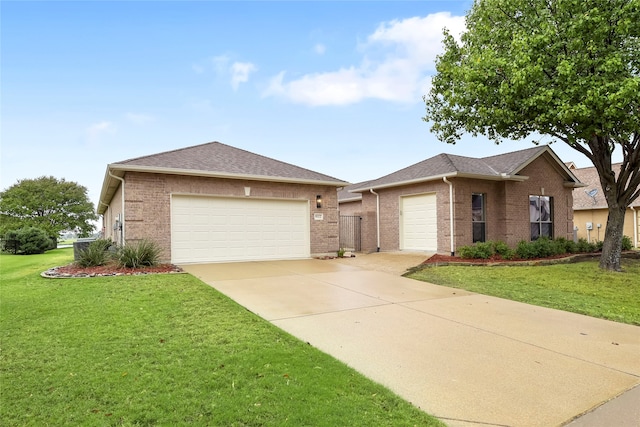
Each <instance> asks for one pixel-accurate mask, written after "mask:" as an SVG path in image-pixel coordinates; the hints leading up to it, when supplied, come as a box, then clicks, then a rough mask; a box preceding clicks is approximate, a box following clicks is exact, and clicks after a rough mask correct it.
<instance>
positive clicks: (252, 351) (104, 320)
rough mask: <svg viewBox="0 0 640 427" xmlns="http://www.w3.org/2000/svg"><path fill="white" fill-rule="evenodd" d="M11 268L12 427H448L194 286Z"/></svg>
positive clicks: (7, 348) (176, 278) (4, 333)
mask: <svg viewBox="0 0 640 427" xmlns="http://www.w3.org/2000/svg"><path fill="white" fill-rule="evenodd" d="M72 254H73V249H72V248H68V249H56V250H53V251H50V252H48V253H46V254H44V255H31V256H15V255H0V342H1V350H0V375H1V378H0V399H1V400H0V420H2V422H1V424H2V425H8V426H9V425H12V426H13V425H16V426H17V425H20V426H23V425H33V426H41V425H56V426H62V425H83V426H107V425H124V426H133V425H136V426H141V425H145V426H149V425H163V426H176V425H220V426H282V425H291V426H332V427H333V426H382V425H388V426H404V425H407V426H413V425H419V426H441V425H442V424H441V423H440V422H439V421H438V420H436V419H435V418H432V417H430V416H429V415H427V414H425V413H424V412H422V411H421V410H419V409H417V408H415V407H413V406H411V405H410V404H409V403H408V402H406V401H404V400H402V399H401V398H399V397H398V396H396V395H395V394H393V393H391V392H390V391H389V390H388V389H386V388H384V387H382V386H381V385H379V384H376V383H373V382H372V381H370V380H368V379H366V378H365V377H363V376H362V375H360V374H358V373H357V372H355V371H354V370H352V369H350V368H348V367H347V366H346V365H344V364H342V363H341V362H338V361H336V360H335V359H333V358H332V357H330V356H328V355H326V354H324V353H322V352H320V351H319V350H317V349H315V348H313V347H311V346H309V345H308V344H306V343H303V342H301V341H299V340H297V339H295V338H293V337H292V336H290V335H288V334H287V333H285V332H283V331H281V330H279V329H278V328H276V327H274V326H273V325H271V324H270V323H268V322H266V321H264V320H262V319H260V318H259V317H257V316H255V315H253V314H251V313H250V312H248V311H246V310H245V309H244V308H242V307H240V306H239V305H237V304H236V303H234V302H233V301H231V300H229V299H228V298H226V297H225V296H223V295H222V294H220V293H219V292H217V291H216V290H214V289H212V288H211V287H209V286H207V285H206V284H204V283H203V282H201V281H199V280H198V279H196V278H194V277H192V276H190V275H187V274H178V275H175V274H174V275H148V276H121V277H105V278H91V279H58V280H51V279H43V278H41V277H40V276H39V273H40V272H41V271H44V270H46V269H47V268H49V267H52V266H55V265H64V264H67V263H69V262H70V261H71V259H72Z"/></svg>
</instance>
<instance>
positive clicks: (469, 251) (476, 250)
mask: <svg viewBox="0 0 640 427" xmlns="http://www.w3.org/2000/svg"><path fill="white" fill-rule="evenodd" d="M491 256H493V248H492V245H491V243H489V242H478V243H475V244H473V245H470V246H463V247H461V248H460V257H462V258H476V259H477V258H481V259H488V258H491Z"/></svg>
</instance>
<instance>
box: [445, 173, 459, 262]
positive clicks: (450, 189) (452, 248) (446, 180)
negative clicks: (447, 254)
mask: <svg viewBox="0 0 640 427" xmlns="http://www.w3.org/2000/svg"><path fill="white" fill-rule="evenodd" d="M442 180H443V181H444V182H446V183H447V184H449V235H450V236H451V239H450V240H451V241H450V245H451V256H455V254H456V251H455V249H454V243H453V183H452V182H451V181H449V180H448V179H447V177H446V176H443V177H442Z"/></svg>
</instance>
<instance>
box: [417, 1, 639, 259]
mask: <svg viewBox="0 0 640 427" xmlns="http://www.w3.org/2000/svg"><path fill="white" fill-rule="evenodd" d="M443 43H444V53H443V54H442V55H440V56H439V57H438V59H437V61H436V70H437V74H436V75H435V76H434V78H433V79H432V86H431V90H430V92H429V93H428V94H426V95H425V96H424V101H425V103H426V115H425V117H424V120H425V121H428V122H431V123H432V128H431V129H432V131H433V132H434V133H435V134H436V135H437V137H438V138H439V139H440V140H441V141H445V142H447V143H455V142H456V141H458V140H459V139H460V138H461V137H462V135H463V134H472V135H474V136H476V135H485V136H486V137H488V138H489V139H490V140H492V141H494V142H496V143H499V142H501V141H503V140H519V139H525V138H527V137H530V136H534V137H537V136H538V135H543V136H545V137H547V138H550V140H560V141H562V142H564V143H566V144H568V145H569V146H570V147H572V148H574V149H575V150H577V151H578V152H580V153H581V154H584V155H585V156H587V157H588V158H589V159H590V160H591V162H592V163H593V164H594V166H595V167H596V170H597V171H598V175H599V177H600V180H601V182H602V183H603V186H606V187H608V188H610V189H611V192H610V196H608V199H610V200H613V201H615V204H614V205H612V206H613V207H612V208H611V209H612V210H615V209H617V207H619V206H622V207H626V206H629V204H630V203H631V202H632V201H633V200H634V195H637V189H638V188H639V187H640V173H639V172H640V156H638V155H637V152H638V149H639V148H640V114H638V111H640V2H638V1H637V0H607V1H605V2H603V1H602V0H581V1H577V0H568V1H561V2H560V1H546V0H482V1H480V0H477V1H475V2H474V3H473V6H472V8H471V10H470V11H469V13H468V15H467V19H466V32H465V33H463V34H462V36H461V38H460V41H458V40H456V39H455V38H454V36H453V35H452V34H450V33H449V32H447V31H445V37H444V41H443ZM614 150H620V152H622V155H623V161H622V164H621V168H620V171H619V172H614V171H613V170H612V167H611V164H612V153H613V152H614ZM605 183H606V185H605ZM611 212H612V211H611V210H610V214H611ZM610 218H611V220H610V222H609V225H608V227H609V228H610V230H611V231H613V232H612V233H607V237H606V239H610V240H609V241H610V242H611V243H608V244H606V245H604V248H605V251H606V252H607V253H605V251H603V255H602V260H603V263H602V264H601V266H602V267H603V268H606V269H612V270H615V269H617V268H618V267H619V266H616V265H615V263H616V260H618V262H619V257H616V256H609V255H610V254H609V252H611V253H614V254H615V253H617V252H619V251H620V243H619V242H618V241H617V240H616V236H621V235H622V228H623V225H624V219H623V216H621V215H614V216H611V215H610Z"/></svg>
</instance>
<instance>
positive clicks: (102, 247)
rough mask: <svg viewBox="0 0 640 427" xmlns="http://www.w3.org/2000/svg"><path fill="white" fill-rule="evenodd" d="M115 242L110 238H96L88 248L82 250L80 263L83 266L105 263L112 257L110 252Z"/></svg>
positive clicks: (79, 258)
mask: <svg viewBox="0 0 640 427" xmlns="http://www.w3.org/2000/svg"><path fill="white" fill-rule="evenodd" d="M112 244H113V243H112V242H111V240H109V239H98V240H94V241H93V242H91V243H90V244H89V246H88V247H87V249H85V250H83V251H81V252H80V255H79V257H78V261H77V263H78V265H80V266H81V267H95V266H99V265H104V264H106V263H107V261H108V260H109V258H110V256H109V255H110V254H109V252H108V250H109V248H110V247H111V245H112Z"/></svg>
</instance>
